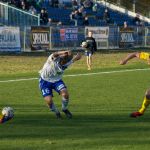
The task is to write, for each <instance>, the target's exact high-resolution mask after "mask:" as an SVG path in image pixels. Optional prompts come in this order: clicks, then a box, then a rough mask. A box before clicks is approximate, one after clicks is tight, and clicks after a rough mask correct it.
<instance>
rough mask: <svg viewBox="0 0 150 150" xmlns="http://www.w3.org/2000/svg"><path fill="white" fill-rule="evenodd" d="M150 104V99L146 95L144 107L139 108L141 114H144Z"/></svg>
mask: <svg viewBox="0 0 150 150" xmlns="http://www.w3.org/2000/svg"><path fill="white" fill-rule="evenodd" d="M149 104H150V100H149V99H147V98H146V97H144V100H143V103H142V107H141V108H140V109H139V112H140V113H141V114H144V112H145V110H146V108H147V107H148V106H149Z"/></svg>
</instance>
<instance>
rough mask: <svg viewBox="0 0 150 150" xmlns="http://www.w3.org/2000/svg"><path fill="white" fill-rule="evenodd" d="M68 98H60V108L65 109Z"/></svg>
mask: <svg viewBox="0 0 150 150" xmlns="http://www.w3.org/2000/svg"><path fill="white" fill-rule="evenodd" d="M68 103H69V100H68V99H65V98H62V110H66V109H67V106H68Z"/></svg>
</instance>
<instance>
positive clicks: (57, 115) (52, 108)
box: [49, 103, 61, 119]
mask: <svg viewBox="0 0 150 150" xmlns="http://www.w3.org/2000/svg"><path fill="white" fill-rule="evenodd" d="M49 108H50V110H51V111H52V112H54V113H55V114H56V117H57V118H58V119H59V118H61V114H60V112H59V110H58V109H57V107H56V106H55V104H54V103H51V104H50V106H49Z"/></svg>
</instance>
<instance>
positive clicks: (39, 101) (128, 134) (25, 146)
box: [0, 54, 150, 150]
mask: <svg viewBox="0 0 150 150" xmlns="http://www.w3.org/2000/svg"><path fill="white" fill-rule="evenodd" d="M125 55H126V54H101V55H100V54H97V55H95V56H94V61H93V63H94V68H93V70H92V71H91V72H100V71H109V70H124V69H132V68H148V67H149V66H148V65H147V64H146V63H144V62H139V61H136V60H133V61H132V62H131V63H129V64H128V65H126V66H119V65H118V62H119V60H120V59H121V58H122V57H124V56H125ZM45 60H46V57H23V56H18V57H14V56H11V57H10V56H9V57H8V56H3V57H0V80H7V79H16V78H29V77H38V73H37V72H38V70H39V69H40V68H41V66H42V65H43V63H44V61H45ZM84 62H85V58H83V59H82V60H81V61H80V62H78V63H77V64H74V65H73V66H72V67H71V69H69V70H68V71H67V72H66V74H78V73H87V72H88V71H87V70H86V65H85V63H84ZM88 73H89V72H88ZM149 74H150V71H149V70H147V71H135V72H124V73H113V74H101V75H92V76H77V77H64V81H65V83H66V85H67V86H68V89H69V93H70V105H69V108H70V110H71V111H72V113H73V115H74V117H73V119H71V120H68V119H66V118H65V116H64V115H63V119H62V120H57V119H56V118H55V116H54V115H53V114H52V113H51V112H49V110H48V108H47V107H46V105H45V103H44V100H43V98H42V96H41V93H40V91H39V89H38V80H32V81H20V82H10V83H0V108H2V107H4V106H12V107H13V108H14V109H15V118H14V119H13V120H12V121H9V122H7V123H6V124H2V125H0V150H8V149H10V150H120V149H121V150H148V149H149V147H150V142H149V140H150V132H149V131H150V125H149V124H150V117H149V114H150V111H149V110H147V111H146V113H145V115H144V116H142V117H140V118H137V119H133V118H130V117H129V114H130V113H131V112H132V111H136V110H137V109H138V108H139V106H140V105H141V102H142V98H143V95H144V92H145V90H146V89H147V88H149V86H150V84H149V83H150V77H149ZM54 101H55V103H56V105H57V106H58V107H59V108H61V99H60V97H59V96H58V95H57V94H55V96H54Z"/></svg>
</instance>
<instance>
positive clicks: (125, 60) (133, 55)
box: [120, 52, 140, 65]
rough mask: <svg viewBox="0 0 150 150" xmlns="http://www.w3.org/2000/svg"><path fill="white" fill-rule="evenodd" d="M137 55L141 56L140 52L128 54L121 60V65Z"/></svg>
mask: <svg viewBox="0 0 150 150" xmlns="http://www.w3.org/2000/svg"><path fill="white" fill-rule="evenodd" d="M136 57H137V58H140V53H139V52H135V53H131V54H129V55H127V56H126V57H125V58H124V59H123V60H121V61H120V65H125V64H126V63H127V62H128V61H129V60H131V59H133V58H136Z"/></svg>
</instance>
